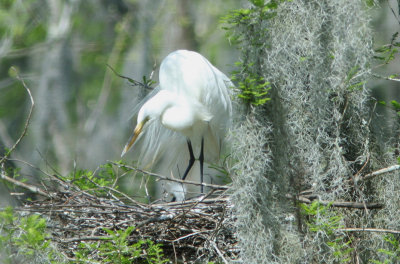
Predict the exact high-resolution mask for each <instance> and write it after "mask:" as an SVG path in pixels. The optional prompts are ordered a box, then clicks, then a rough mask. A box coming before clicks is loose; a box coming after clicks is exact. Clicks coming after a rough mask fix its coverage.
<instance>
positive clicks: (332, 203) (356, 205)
mask: <svg viewBox="0 0 400 264" xmlns="http://www.w3.org/2000/svg"><path fill="white" fill-rule="evenodd" d="M286 197H287V198H289V199H293V195H291V194H286ZM296 200H297V201H299V202H301V203H306V204H311V203H312V200H310V199H307V198H306V197H304V196H301V195H300V196H298V197H296ZM319 203H320V204H322V205H324V206H327V205H330V206H333V207H343V208H352V209H381V208H383V204H380V203H359V202H337V201H322V200H319Z"/></svg>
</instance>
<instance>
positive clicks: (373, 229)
mask: <svg viewBox="0 0 400 264" xmlns="http://www.w3.org/2000/svg"><path fill="white" fill-rule="evenodd" d="M337 231H341V232H378V233H391V234H400V230H392V229H382V228H359V227H358V228H357V227H353V228H340V229H337Z"/></svg>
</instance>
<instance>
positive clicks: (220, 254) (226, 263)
mask: <svg viewBox="0 0 400 264" xmlns="http://www.w3.org/2000/svg"><path fill="white" fill-rule="evenodd" d="M212 244H213V247H214V248H215V251H217V253H218V255H219V256H220V257H221V258H222V260H223V261H224V263H225V264H228V261H226V259H225V258H224V255H222V253H221V251H220V250H219V249H218V247H217V245H216V244H215V242H212Z"/></svg>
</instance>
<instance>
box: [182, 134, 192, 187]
mask: <svg viewBox="0 0 400 264" xmlns="http://www.w3.org/2000/svg"><path fill="white" fill-rule="evenodd" d="M187 145H188V148H189V155H190V157H189V165H188V167H187V168H186V170H185V173H184V174H183V177H182V180H185V179H186V177H187V175H188V174H189V171H190V169H191V168H192V167H193V164H194V161H195V159H194V155H193V148H192V142H190V140H188V141H187Z"/></svg>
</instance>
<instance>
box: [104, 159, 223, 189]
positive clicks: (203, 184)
mask: <svg viewBox="0 0 400 264" xmlns="http://www.w3.org/2000/svg"><path fill="white" fill-rule="evenodd" d="M107 162H109V163H111V164H114V165H116V166H118V167H123V168H126V169H130V170H134V171H138V172H141V173H144V174H146V175H149V176H153V177H156V178H159V179H162V180H166V181H172V182H179V183H185V184H192V185H198V186H206V187H210V188H213V189H217V190H218V189H219V190H227V189H229V187H228V186H224V185H217V184H210V183H200V182H194V181H187V180H179V179H174V178H168V177H166V176H162V175H160V174H157V173H153V172H149V171H145V170H142V169H139V168H135V167H132V166H128V165H125V164H119V163H116V162H113V161H109V160H108V161H107Z"/></svg>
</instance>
